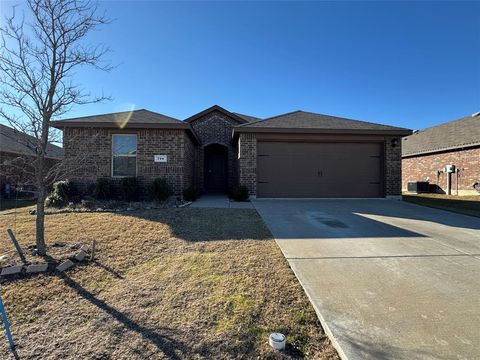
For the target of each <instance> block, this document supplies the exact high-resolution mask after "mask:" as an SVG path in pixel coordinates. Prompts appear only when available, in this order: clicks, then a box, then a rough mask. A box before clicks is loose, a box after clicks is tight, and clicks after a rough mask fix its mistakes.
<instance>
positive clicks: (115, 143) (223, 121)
mask: <svg viewBox="0 0 480 360" xmlns="http://www.w3.org/2000/svg"><path fill="white" fill-rule="evenodd" d="M54 126H55V127H57V128H59V129H61V130H63V134H64V149H65V157H66V159H67V160H68V159H69V158H71V159H74V158H78V156H79V154H81V155H82V156H81V158H82V161H81V164H77V166H78V165H81V166H78V170H77V169H75V170H72V175H71V180H73V181H75V182H77V183H80V184H83V185H88V184H90V183H92V182H94V181H95V180H96V179H97V178H99V177H110V178H113V179H117V178H121V177H125V176H136V177H137V178H138V179H139V180H140V181H141V182H142V183H148V182H150V181H152V180H153V179H154V178H157V177H162V178H166V179H167V180H168V181H169V182H170V184H171V185H172V187H173V189H174V191H175V194H176V195H177V196H181V194H182V191H183V190H184V189H186V188H188V187H190V186H193V187H195V188H196V189H197V190H199V191H201V192H202V193H205V192H207V193H208V192H227V191H228V190H229V189H230V188H231V187H233V186H235V185H237V184H241V185H245V186H247V187H248V189H249V192H250V195H251V196H252V197H276V198H278V197H285V198H288V197H290V198H291V197H300V198H317V197H353V198H355V197H386V196H399V195H400V193H401V144H402V142H401V137H402V136H405V135H408V134H410V133H411V131H410V130H407V129H403V128H399V127H393V126H387V125H380V124H375V123H370V122H364V121H358V120H350V119H344V118H339V117H334V116H328V115H321V114H315V113H310V112H304V111H295V112H291V113H287V114H283V115H279V116H274V117H270V118H266V119H260V118H256V117H253V116H247V115H242V114H238V113H233V112H230V111H228V110H226V109H224V108H222V107H220V106H212V107H211V108H208V109H206V110H204V111H202V112H200V113H198V114H195V115H193V116H191V117H189V118H188V119H185V120H184V121H181V120H178V119H174V118H172V117H169V116H165V115H162V114H159V113H155V112H151V111H148V110H135V111H131V112H123V113H114V114H104V115H96V116H88V117H82V118H75V119H65V120H60V121H56V122H55V123H54Z"/></svg>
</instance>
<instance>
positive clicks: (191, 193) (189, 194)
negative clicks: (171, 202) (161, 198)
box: [183, 186, 198, 201]
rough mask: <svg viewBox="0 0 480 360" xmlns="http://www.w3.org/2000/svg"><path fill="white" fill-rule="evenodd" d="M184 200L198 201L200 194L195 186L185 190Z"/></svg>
mask: <svg viewBox="0 0 480 360" xmlns="http://www.w3.org/2000/svg"><path fill="white" fill-rule="evenodd" d="M183 199H184V200H186V201H195V200H197V199H198V192H197V190H195V188H194V187H193V186H190V187H188V188H186V189H185V190H183Z"/></svg>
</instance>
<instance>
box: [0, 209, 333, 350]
mask: <svg viewBox="0 0 480 360" xmlns="http://www.w3.org/2000/svg"><path fill="white" fill-rule="evenodd" d="M20 213H21V214H19V215H17V226H16V227H17V229H16V234H17V237H18V239H19V240H20V241H21V243H22V244H23V245H28V244H32V243H33V241H34V237H33V234H34V216H31V215H28V214H27V211H26V209H25V208H24V209H22V210H21V211H20ZM13 220H14V215H13V214H11V213H10V214H9V211H7V212H3V213H0V228H1V239H0V249H4V248H5V247H10V246H11V245H10V244H9V243H8V241H7V238H6V236H5V228H6V227H8V226H11V227H13ZM46 228H47V239H48V241H49V242H50V243H52V242H54V241H68V242H89V241H91V240H92V239H96V240H97V241H98V253H97V262H96V263H93V264H87V265H84V266H79V267H77V268H75V269H74V270H72V271H69V272H67V274H66V275H65V276H63V277H60V276H52V275H50V276H46V275H41V276H36V277H32V278H30V279H23V280H16V281H10V282H6V283H4V284H2V288H1V291H2V294H3V296H4V302H5V305H6V308H7V311H8V315H9V317H10V320H11V323H12V331H13V335H14V337H15V340H16V342H17V343H18V350H17V351H18V354H19V356H20V358H21V359H162V358H171V359H196V358H215V359H227V358H245V359H251V358H291V357H302V356H305V357H307V358H315V359H337V358H338V357H337V354H336V352H335V350H334V349H333V347H332V346H331V344H330V342H329V341H328V339H327V338H326V337H325V335H324V333H323V331H322V328H321V326H320V324H319V322H318V320H317V317H316V315H315V312H314V310H313V309H312V307H311V305H310V303H309V302H308V300H307V298H306V296H305V294H304V293H303V291H302V289H301V287H300V285H299V284H298V282H297V281H296V279H295V277H294V275H293V273H292V271H291V269H290V268H289V266H288V264H287V262H286V261H285V259H284V258H283V256H282V254H281V252H280V251H279V249H278V247H277V246H276V244H275V242H274V241H273V240H272V239H271V235H270V233H269V232H268V230H267V229H266V227H265V226H264V224H263V222H262V221H261V219H260V218H259V216H258V215H257V214H256V212H255V211H253V210H238V209H222V210H216V209H210V210H207V209H165V210H152V211H142V212H137V213H128V214H119V213H117V214H109V213H83V214H59V215H49V216H47V220H46ZM0 252H1V250H0ZM272 331H280V332H283V333H285V334H287V335H288V341H289V346H288V351H287V352H284V353H278V352H275V351H273V350H271V349H270V348H269V346H268V343H267V339H268V334H269V333H270V332H272ZM2 336H3V335H2ZM10 357H11V355H10V352H9V351H8V349H7V346H6V341H0V358H1V359H9V358H10Z"/></svg>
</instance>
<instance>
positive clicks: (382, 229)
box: [254, 200, 480, 359]
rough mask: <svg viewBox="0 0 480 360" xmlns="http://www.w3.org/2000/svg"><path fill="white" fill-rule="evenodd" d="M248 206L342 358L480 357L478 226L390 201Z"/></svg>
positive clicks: (477, 221) (475, 221) (462, 218)
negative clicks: (269, 234) (272, 239)
mask: <svg viewBox="0 0 480 360" xmlns="http://www.w3.org/2000/svg"><path fill="white" fill-rule="evenodd" d="M254 205H255V207H256V209H257V211H258V212H259V213H260V215H261V216H262V218H263V219H264V221H265V223H266V224H267V226H268V227H269V229H270V230H271V232H272V234H273V236H274V237H275V239H276V240H277V243H278V245H279V246H280V248H281V250H282V252H283V253H284V255H285V257H286V258H287V260H288V262H289V263H290V266H291V267H292V269H293V270H294V272H295V274H296V276H297V278H298V279H299V281H300V283H301V284H302V286H303V288H304V289H305V291H306V293H307V295H308V296H309V298H310V300H311V302H312V304H313V305H314V307H315V309H316V311H317V313H318V315H319V318H320V319H321V321H322V324H323V326H324V328H325V330H326V332H327V333H328V334H329V336H330V338H331V339H332V341H333V343H334V345H335V346H336V347H337V349H338V350H339V353H340V355H341V356H342V357H343V358H348V359H478V358H480V325H479V324H480V219H477V218H473V217H468V216H464V215H459V214H454V213H449V212H444V211H441V210H436V209H431V208H427V207H422V206H418V205H413V204H408V203H403V202H401V201H389V200H310V201H307V200H304V201H301V200H285V201H282V200H256V201H254Z"/></svg>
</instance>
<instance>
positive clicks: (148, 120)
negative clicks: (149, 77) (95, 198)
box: [52, 109, 188, 128]
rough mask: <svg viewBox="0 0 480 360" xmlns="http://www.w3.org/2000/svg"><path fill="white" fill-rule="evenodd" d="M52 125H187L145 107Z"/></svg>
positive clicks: (60, 121)
mask: <svg viewBox="0 0 480 360" xmlns="http://www.w3.org/2000/svg"><path fill="white" fill-rule="evenodd" d="M52 125H53V126H55V127H64V126H92V125H95V126H98V125H102V126H114V127H116V126H121V127H122V128H123V127H134V126H136V125H141V126H142V127H148V126H149V125H151V126H162V125H164V126H166V127H181V128H188V125H187V124H185V123H184V122H183V121H180V120H178V119H175V118H173V117H170V116H166V115H163V114H159V113H156V112H153V111H149V110H145V109H140V110H133V111H122V112H117V113H111V114H101V115H92V116H83V117H78V118H71V119H63V120H57V121H52Z"/></svg>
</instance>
